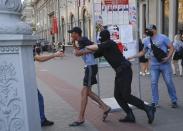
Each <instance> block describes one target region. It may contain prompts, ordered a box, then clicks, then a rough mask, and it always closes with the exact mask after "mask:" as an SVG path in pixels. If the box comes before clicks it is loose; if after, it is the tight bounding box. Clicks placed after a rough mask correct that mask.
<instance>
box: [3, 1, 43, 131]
mask: <svg viewBox="0 0 183 131" xmlns="http://www.w3.org/2000/svg"><path fill="white" fill-rule="evenodd" d="M21 10H22V4H21V0H1V1H0V131H41V126H40V118H39V113H38V97H37V88H36V87H37V85H36V79H35V68H34V62H33V53H32V45H33V43H34V37H33V36H32V29H31V27H30V26H29V25H27V24H25V23H23V22H21V20H20V16H21V13H20V12H21Z"/></svg>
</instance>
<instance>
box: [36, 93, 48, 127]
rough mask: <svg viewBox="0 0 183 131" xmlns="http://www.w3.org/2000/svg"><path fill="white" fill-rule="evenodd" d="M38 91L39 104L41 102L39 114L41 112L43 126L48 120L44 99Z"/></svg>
mask: <svg viewBox="0 0 183 131" xmlns="http://www.w3.org/2000/svg"><path fill="white" fill-rule="evenodd" d="M37 91H38V102H39V112H40V118H41V124H42V123H43V122H44V121H45V120H46V117H45V111H44V98H43V96H42V94H41V93H40V91H39V90H37Z"/></svg>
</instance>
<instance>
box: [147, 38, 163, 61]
mask: <svg viewBox="0 0 183 131" xmlns="http://www.w3.org/2000/svg"><path fill="white" fill-rule="evenodd" d="M150 42H151V49H152V51H153V54H154V56H155V57H156V59H157V60H158V62H162V61H163V58H165V57H167V53H165V52H164V51H163V50H162V49H161V48H159V47H157V46H156V45H155V44H154V43H153V41H152V38H150Z"/></svg>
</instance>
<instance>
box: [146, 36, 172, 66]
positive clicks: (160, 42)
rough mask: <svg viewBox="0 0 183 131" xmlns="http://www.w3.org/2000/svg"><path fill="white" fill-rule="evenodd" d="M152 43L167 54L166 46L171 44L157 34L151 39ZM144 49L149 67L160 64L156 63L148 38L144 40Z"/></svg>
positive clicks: (168, 40)
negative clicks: (147, 54) (147, 55)
mask: <svg viewBox="0 0 183 131" xmlns="http://www.w3.org/2000/svg"><path fill="white" fill-rule="evenodd" d="M152 41H153V43H154V44H155V45H156V46H157V47H159V48H161V49H162V50H163V51H164V52H167V53H168V45H169V44H170V43H171V41H170V39H169V38H168V37H167V36H166V35H163V34H157V35H156V36H154V37H153V38H152ZM144 49H145V50H146V52H147V53H149V56H150V60H151V65H160V64H161V63H160V62H158V60H157V59H156V57H155V56H154V54H153V51H152V49H151V42H150V37H147V38H145V39H144Z"/></svg>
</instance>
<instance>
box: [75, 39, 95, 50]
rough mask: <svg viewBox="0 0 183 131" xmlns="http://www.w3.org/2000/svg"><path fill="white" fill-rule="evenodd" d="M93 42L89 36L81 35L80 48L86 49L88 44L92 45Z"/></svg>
mask: <svg viewBox="0 0 183 131" xmlns="http://www.w3.org/2000/svg"><path fill="white" fill-rule="evenodd" d="M92 44H93V42H92V41H90V40H89V39H88V38H87V37H81V39H80V40H79V41H78V45H79V49H84V48H85V47H86V46H89V45H92Z"/></svg>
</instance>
